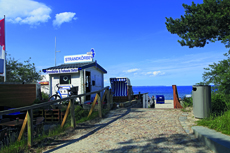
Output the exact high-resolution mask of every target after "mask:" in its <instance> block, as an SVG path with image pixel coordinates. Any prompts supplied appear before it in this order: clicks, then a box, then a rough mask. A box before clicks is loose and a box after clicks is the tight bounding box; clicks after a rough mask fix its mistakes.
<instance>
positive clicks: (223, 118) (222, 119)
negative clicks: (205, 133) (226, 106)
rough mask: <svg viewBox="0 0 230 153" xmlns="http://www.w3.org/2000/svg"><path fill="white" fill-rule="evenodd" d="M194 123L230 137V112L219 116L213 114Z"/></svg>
mask: <svg viewBox="0 0 230 153" xmlns="http://www.w3.org/2000/svg"><path fill="white" fill-rule="evenodd" d="M196 123H197V125H201V126H206V127H209V128H210V129H214V130H216V131H219V132H222V133H224V134H227V135H230V110H228V111H226V112H224V113H222V115H220V114H219V116H217V115H216V114H215V113H213V114H211V116H210V117H209V118H205V119H202V120H199V121H196Z"/></svg>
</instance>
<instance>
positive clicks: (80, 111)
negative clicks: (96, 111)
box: [68, 105, 89, 121]
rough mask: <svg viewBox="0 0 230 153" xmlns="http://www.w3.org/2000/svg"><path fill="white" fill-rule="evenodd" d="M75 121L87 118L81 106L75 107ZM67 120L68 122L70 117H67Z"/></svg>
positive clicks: (85, 111) (86, 113) (86, 111)
mask: <svg viewBox="0 0 230 153" xmlns="http://www.w3.org/2000/svg"><path fill="white" fill-rule="evenodd" d="M74 113H75V119H76V121H78V120H80V119H81V118H84V117H87V116H88V114H89V111H88V110H84V109H83V108H82V107H81V106H79V105H78V106H77V107H76V108H75V110H74ZM68 119H69V120H70V115H68Z"/></svg>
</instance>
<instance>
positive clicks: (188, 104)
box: [182, 97, 193, 108]
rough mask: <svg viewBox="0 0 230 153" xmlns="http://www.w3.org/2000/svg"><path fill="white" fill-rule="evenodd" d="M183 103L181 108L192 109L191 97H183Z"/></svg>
mask: <svg viewBox="0 0 230 153" xmlns="http://www.w3.org/2000/svg"><path fill="white" fill-rule="evenodd" d="M182 101H183V107H184V108H186V107H192V106H193V99H192V97H184V98H183V99H182Z"/></svg>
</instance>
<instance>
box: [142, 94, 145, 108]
mask: <svg viewBox="0 0 230 153" xmlns="http://www.w3.org/2000/svg"><path fill="white" fill-rule="evenodd" d="M142 99H143V100H142V101H143V108H145V94H143V96H142Z"/></svg>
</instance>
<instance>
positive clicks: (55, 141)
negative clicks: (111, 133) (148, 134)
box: [44, 108, 131, 153]
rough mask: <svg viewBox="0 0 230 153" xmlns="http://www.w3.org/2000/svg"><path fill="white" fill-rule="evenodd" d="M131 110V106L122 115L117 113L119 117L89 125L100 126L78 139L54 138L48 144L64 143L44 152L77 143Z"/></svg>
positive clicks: (47, 152) (48, 152)
mask: <svg viewBox="0 0 230 153" xmlns="http://www.w3.org/2000/svg"><path fill="white" fill-rule="evenodd" d="M130 112H131V109H130V108H127V111H126V112H125V113H123V114H121V115H117V116H118V117H117V118H115V119H113V120H111V121H109V122H108V123H105V124H98V125H93V126H89V127H94V126H99V127H98V128H96V129H94V130H92V131H90V132H89V133H87V134H85V135H83V136H81V137H80V138H78V139H72V140H54V141H53V144H50V145H48V146H54V145H60V144H62V145H61V146H58V147H55V148H53V149H50V150H47V151H45V152H44V153H50V152H53V151H56V150H58V149H60V148H63V147H66V146H68V145H70V144H72V143H75V142H78V141H80V140H82V139H84V138H87V137H88V136H90V135H92V134H94V133H95V132H97V131H98V130H100V129H102V128H104V127H105V126H108V125H109V124H111V123H113V122H115V121H116V120H118V119H120V118H122V117H124V116H125V115H127V114H129V113H130ZM108 118H109V117H108ZM104 119H107V118H104Z"/></svg>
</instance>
